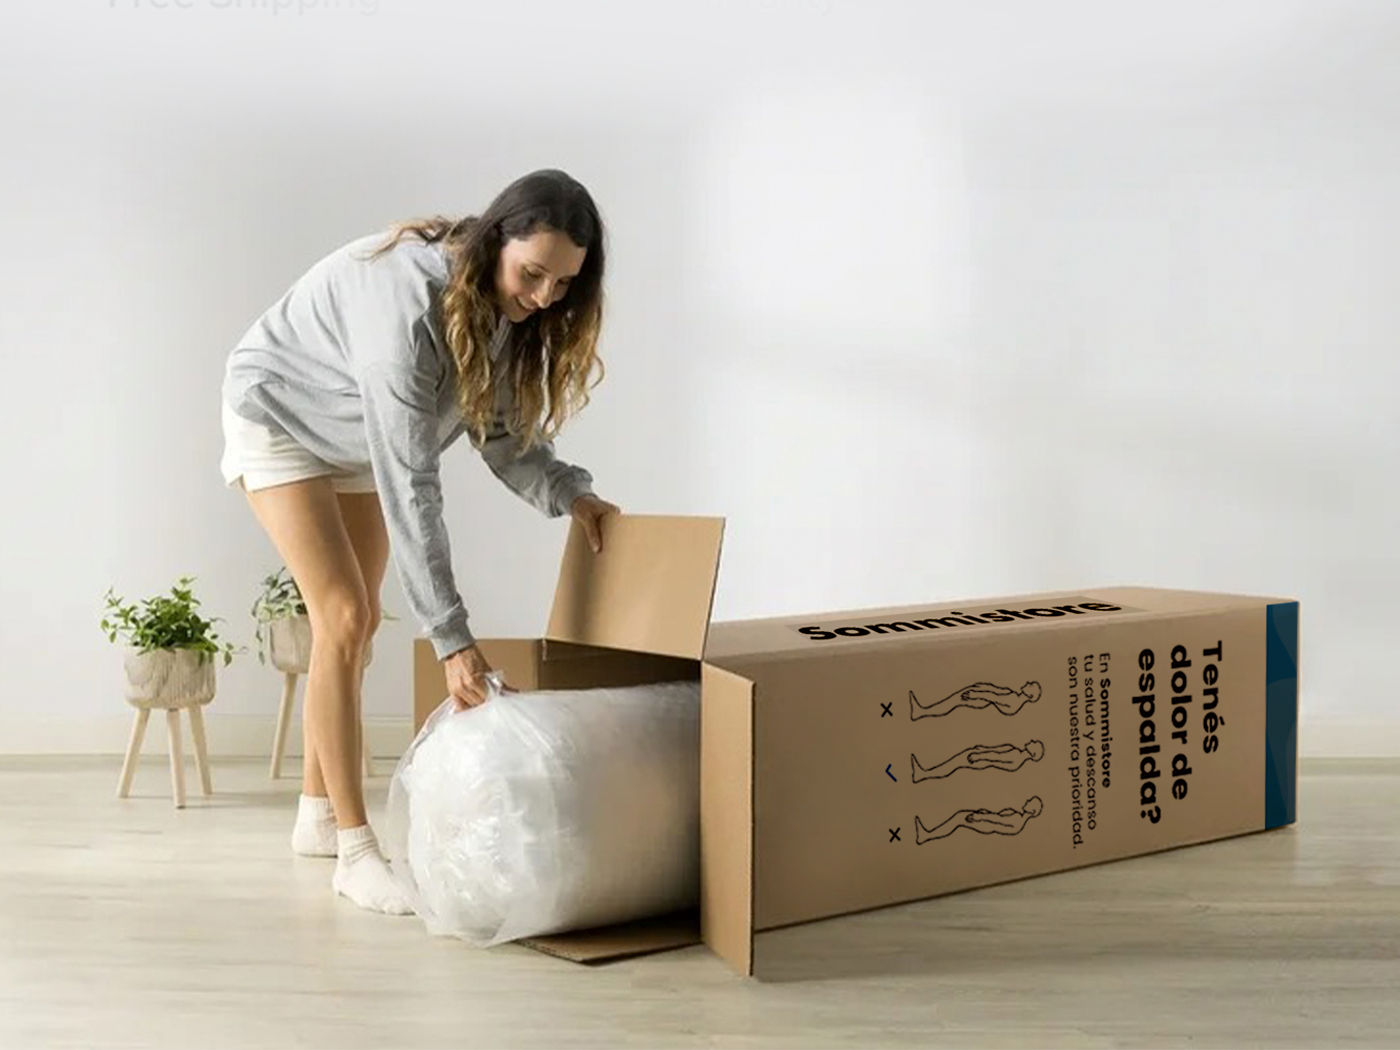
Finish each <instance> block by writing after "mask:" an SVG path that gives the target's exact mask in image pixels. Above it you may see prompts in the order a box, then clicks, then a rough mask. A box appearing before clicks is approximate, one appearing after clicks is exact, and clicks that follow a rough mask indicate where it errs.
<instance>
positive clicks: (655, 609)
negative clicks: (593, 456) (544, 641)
mask: <svg viewBox="0 0 1400 1050" xmlns="http://www.w3.org/2000/svg"><path fill="white" fill-rule="evenodd" d="M723 534H724V519H723V518H699V517H676V516H663V515H644V514H609V515H607V516H606V517H604V518H603V519H602V538H603V549H602V551H601V552H600V553H598V554H594V553H593V549H592V548H591V547H590V546H589V545H588V540H587V538H586V537H585V535H584V532H583V527H582V526H581V525H580V524H579V523H578V522H577V521H574V522H573V523H572V526H571V528H570V530H569V538H568V542H567V543H566V544H565V546H564V557H563V561H562V563H561V565H560V567H559V583H558V586H557V587H556V589H555V592H554V607H553V609H552V610H551V612H550V616H549V628H548V633H547V637H548V638H550V639H552V640H555V641H563V642H574V643H578V644H581V645H594V646H602V647H604V648H609V649H630V650H633V651H635V652H645V653H658V654H661V655H664V656H677V657H682V658H685V659H690V660H699V659H700V658H701V657H702V656H703V655H704V652H705V638H706V634H707V632H708V629H709V623H710V609H711V605H712V603H713V601H714V593H715V579H716V575H717V573H718V572H719V553H720V541H721V539H722V538H723Z"/></svg>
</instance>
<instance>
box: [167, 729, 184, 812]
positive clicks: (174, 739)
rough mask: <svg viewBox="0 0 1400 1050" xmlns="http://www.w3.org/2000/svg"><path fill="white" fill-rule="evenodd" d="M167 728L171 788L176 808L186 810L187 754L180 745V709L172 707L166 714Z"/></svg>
mask: <svg viewBox="0 0 1400 1050" xmlns="http://www.w3.org/2000/svg"><path fill="white" fill-rule="evenodd" d="M165 723H166V727H167V728H168V729H169V730H170V787H171V789H172V790H173V792H174V794H175V808H176V809H184V808H185V752H184V749H183V748H182V747H181V745H180V709H179V708H178V707H172V708H169V709H167V710H166V712H165Z"/></svg>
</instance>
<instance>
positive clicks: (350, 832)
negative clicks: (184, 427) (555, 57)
mask: <svg viewBox="0 0 1400 1050" xmlns="http://www.w3.org/2000/svg"><path fill="white" fill-rule="evenodd" d="M408 234H411V235H412V236H411V237H408V236H406V235H408ZM604 239H605V236H604V229H603V223H602V220H601V219H600V218H599V215H598V210H597V208H596V207H595V205H594V203H593V200H592V198H591V196H590V195H589V193H588V191H587V190H586V189H585V188H584V187H583V186H582V185H580V184H579V183H578V182H576V181H575V180H574V179H572V178H570V177H569V176H568V175H566V174H565V173H564V172H562V171H556V170H544V171H537V172H533V173H532V174H529V175H526V176H524V177H523V178H520V179H518V180H517V181H515V182H514V183H512V184H511V185H510V186H508V187H506V189H505V190H503V191H502V192H501V194H500V195H499V196H498V197H497V198H496V199H495V200H494V201H493V202H492V203H491V205H490V207H488V208H487V209H486V210H485V211H484V212H483V213H482V214H481V215H480V216H479V217H478V216H467V217H465V218H461V219H457V220H455V221H454V220H451V219H447V218H442V217H437V218H434V219H430V220H426V221H421V222H410V223H400V224H398V225H397V226H396V227H395V228H394V230H392V231H391V235H390V236H389V237H387V238H385V237H384V236H383V235H372V236H368V237H362V238H360V239H358V240H355V241H352V242H350V243H348V244H346V245H343V246H342V247H340V248H338V249H337V250H335V251H334V252H332V253H331V254H330V255H328V256H326V257H325V258H323V259H321V260H320V261H318V262H317V263H315V264H314V265H313V266H312V267H311V268H310V269H309V270H308V271H307V272H306V273H305V274H304V275H302V276H301V277H300V278H299V279H298V280H297V281H296V283H294V284H293V285H292V287H291V288H290V289H289V290H288V291H287V292H286V293H285V294H284V295H283V296H282V298H281V299H279V300H278V301H277V302H276V303H275V304H274V305H273V306H272V307H271V309H269V310H268V311H267V312H266V313H265V314H264V315H263V316H262V317H261V318H259V319H258V320H257V321H256V322H255V323H254V324H253V326H252V327H251V328H250V329H249V330H248V332H247V333H246V334H245V335H244V336H243V338H242V339H241V340H240V341H239V344H238V348H237V349H236V350H234V351H233V353H232V354H231V355H230V357H229V361H228V366H227V370H226V374H225V378H224V384H223V400H224V407H223V415H224V434H225V441H226V445H225V452H224V458H223V464H222V470H223V475H224V480H225V482H226V483H227V484H229V485H239V486H241V487H242V488H243V490H244V491H245V492H246V494H247V499H248V502H249V504H250V505H251V506H252V510H253V513H254V515H255V516H256V518H257V520H258V522H259V523H260V524H261V525H262V527H263V528H264V529H265V530H266V531H267V534H268V536H269V537H270V538H271V540H272V543H273V545H274V546H275V547H276V549H277V551H278V553H279V554H280V555H281V556H282V559H283V561H284V562H285V563H286V565H287V568H288V569H289V571H290V572H291V574H292V577H293V578H294V579H295V580H296V582H297V585H298V587H299V588H300V590H301V594H302V597H303V598H304V599H305V601H306V606H307V612H308V614H309V616H310V619H311V627H312V637H313V646H312V653H311V666H310V672H309V674H308V677H307V685H306V705H305V717H304V726H305V755H306V758H305V762H304V770H305V772H304V774H303V782H302V795H301V799H300V801H299V806H298V814H297V821H296V825H295V827H294V829H293V832H292V848H293V849H294V850H296V852H298V853H301V854H305V855H312V856H336V857H338V858H339V859H338V860H337V863H336V871H335V876H334V878H333V880H332V885H333V887H334V889H335V891H336V892H337V893H340V894H342V895H344V896H346V897H348V898H349V899H350V900H352V901H354V902H355V903H356V904H358V905H360V907H362V908H368V909H371V910H374V911H381V912H387V913H392V914H407V913H408V912H409V911H410V908H409V906H408V903H407V901H406V899H405V897H404V895H403V893H402V891H401V890H400V889H399V887H398V885H397V884H396V882H395V881H394V879H393V878H392V876H391V875H390V872H389V868H388V865H387V864H386V863H385V861H384V858H383V855H382V854H381V852H380V850H379V845H378V841H377V839H376V838H375V836H374V833H373V831H372V829H371V828H370V826H369V822H368V819H367V817H366V813H365V802H364V794H363V788H362V783H361V780H360V766H359V762H358V757H359V755H360V748H361V744H360V732H361V729H360V686H361V679H362V677H363V655H364V650H365V646H366V644H368V642H369V640H370V639H371V637H372V636H373V635H374V632H375V630H376V629H377V627H378V626H379V620H380V606H379V592H380V586H381V584H382V583H383V579H384V573H385V568H386V564H387V561H388V555H389V551H390V549H391V547H392V550H393V554H394V564H395V568H396V570H397V572H398V575H399V579H400V581H401V583H402V584H403V589H404V593H405V595H406V597H407V600H408V602H409V604H410V606H411V608H412V611H413V613H414V615H415V616H416V618H417V620H418V622H419V623H420V624H421V625H422V628H423V631H424V633H425V634H426V635H427V637H428V638H429V639H430V640H431V642H432V645H433V648H434V651H435V653H436V654H437V656H438V658H439V659H440V660H442V661H443V663H444V670H445V673H446V678H447V684H448V690H449V692H450V693H451V696H452V697H453V699H454V701H455V702H456V705H457V707H458V709H459V710H460V709H462V708H464V707H470V706H475V705H477V704H480V703H482V702H483V701H484V700H485V699H486V695H487V686H486V682H485V676H486V675H487V674H488V673H490V672H491V670H492V668H491V666H490V664H489V663H488V661H487V660H486V658H485V657H484V656H483V655H482V653H481V651H480V649H478V648H477V646H476V641H475V638H474V637H473V634H472V631H471V629H470V627H469V626H468V614H467V609H466V607H465V605H464V604H463V601H462V599H461V597H460V595H459V594H458V592H457V588H456V585H455V583H454V579H453V571H452V560H451V552H450V547H449V542H448V535H447V530H446V528H445V525H444V522H443V517H442V489H441V484H440V480H439V462H440V457H441V455H442V453H443V451H444V450H446V449H447V448H448V447H449V446H451V445H452V444H453V443H454V442H455V441H456V440H457V439H458V438H459V437H461V436H462V435H463V434H466V435H468V437H469V440H470V441H471V443H472V445H473V446H474V447H475V448H476V449H477V450H478V451H479V452H480V453H481V455H482V457H483V458H484V459H485V461H486V463H487V465H488V466H489V467H490V469H491V471H492V472H493V473H494V474H495V475H496V477H498V478H499V479H500V480H501V481H502V482H503V483H504V484H505V485H506V486H507V487H508V488H509V489H511V490H512V491H514V492H515V493H516V494H517V495H519V496H520V497H521V498H522V499H524V500H525V501H526V502H528V503H530V504H531V505H532V506H534V507H536V508H537V509H539V510H540V511H541V512H542V513H544V514H546V515H548V516H550V517H560V516H562V515H564V514H566V513H567V514H572V515H573V516H574V517H575V518H576V519H577V520H578V521H579V522H580V524H581V525H582V527H583V529H584V531H585V533H586V535H587V537H588V539H589V541H590V543H591V544H592V546H593V549H594V550H595V551H596V550H600V549H601V530H600V519H601V518H602V517H603V516H604V515H605V514H608V513H613V512H617V511H618V508H617V507H616V506H615V505H613V504H611V503H608V502H607V501H605V500H602V499H599V498H598V497H597V496H596V495H595V494H594V492H593V486H592V482H593V478H592V475H591V474H590V473H589V472H588V471H587V470H584V469H583V468H582V467H578V466H574V465H572V464H568V463H565V462H563V461H561V460H559V459H557V458H556V457H555V454H554V445H553V439H554V437H555V435H556V434H557V433H558V431H559V428H560V426H561V425H562V424H563V423H564V421H565V420H566V419H567V418H568V417H569V416H570V415H572V414H573V413H575V412H577V411H578V410H580V409H582V408H583V407H584V406H585V405H586V404H587V403H588V388H589V387H590V386H591V385H596V382H597V380H595V381H593V382H591V383H590V377H591V373H592V372H593V370H594V368H595V366H597V367H598V370H599V377H598V379H599V380H601V363H600V362H599V360H598V357H597V342H598V334H599V331H600V326H601V320H602V306H603V267H604Z"/></svg>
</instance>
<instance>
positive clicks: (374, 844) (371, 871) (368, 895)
mask: <svg viewBox="0 0 1400 1050" xmlns="http://www.w3.org/2000/svg"><path fill="white" fill-rule="evenodd" d="M336 840H337V846H338V847H339V851H340V859H339V860H337V861H336V864H335V877H334V878H333V879H332V880H331V886H332V887H334V889H335V892H336V893H339V894H340V895H341V896H343V897H349V898H350V899H351V900H352V901H354V902H355V903H356V904H358V905H359V906H360V907H361V908H364V909H366V910H368V911H380V912H384V913H385V914H386V915H411V914H413V908H412V907H410V906H409V903H408V898H407V897H406V896H405V895H404V891H403V889H402V887H400V886H399V884H398V883H397V882H396V881H395V880H394V876H393V875H392V874H391V873H390V871H389V864H388V862H387V861H386V860H385V859H384V855H383V854H382V853H380V852H379V840H378V839H377V838H375V836H374V831H373V830H372V829H371V828H370V826H369V825H368V824H361V825H360V826H359V827H358V828H342V829H341V830H339V831H337V832H336Z"/></svg>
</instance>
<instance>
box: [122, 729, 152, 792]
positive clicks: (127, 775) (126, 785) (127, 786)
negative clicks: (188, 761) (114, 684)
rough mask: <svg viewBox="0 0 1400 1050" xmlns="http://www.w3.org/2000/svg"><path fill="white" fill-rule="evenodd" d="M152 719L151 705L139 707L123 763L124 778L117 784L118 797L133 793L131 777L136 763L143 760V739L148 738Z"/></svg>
mask: <svg viewBox="0 0 1400 1050" xmlns="http://www.w3.org/2000/svg"><path fill="white" fill-rule="evenodd" d="M150 720H151V709H150V708H149V707H141V708H137V710H136V721H135V722H133V723H132V725H131V742H130V743H128V744H127V745H126V761H125V762H123V763H122V778H121V781H120V782H119V783H118V784H117V798H126V796H127V795H129V794H130V793H131V778H132V777H134V776H135V775H136V764H137V763H138V762H140V761H141V741H142V740H144V739H145V738H146V723H147V722H149V721H150Z"/></svg>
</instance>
